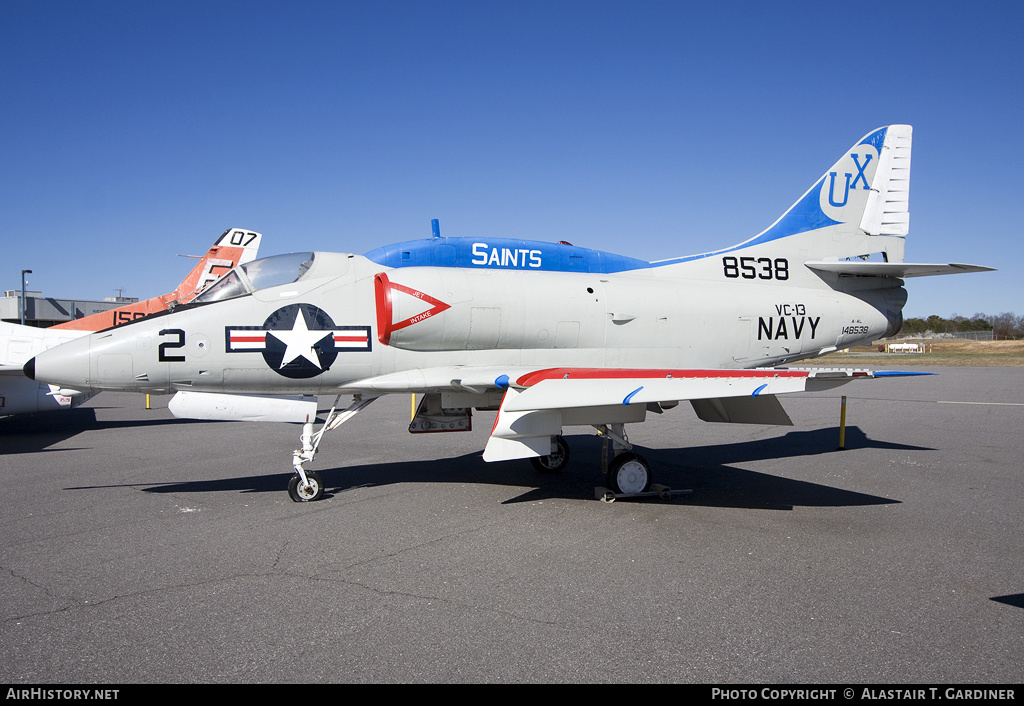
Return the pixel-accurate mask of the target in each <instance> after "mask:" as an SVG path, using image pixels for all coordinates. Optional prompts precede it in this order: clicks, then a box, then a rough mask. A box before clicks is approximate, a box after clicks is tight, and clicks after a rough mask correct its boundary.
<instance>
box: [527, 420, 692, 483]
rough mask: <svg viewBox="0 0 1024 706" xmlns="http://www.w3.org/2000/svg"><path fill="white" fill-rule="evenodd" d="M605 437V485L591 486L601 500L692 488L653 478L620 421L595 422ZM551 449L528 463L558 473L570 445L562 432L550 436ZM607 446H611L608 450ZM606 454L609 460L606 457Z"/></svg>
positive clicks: (603, 449)
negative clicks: (558, 434) (678, 486)
mask: <svg viewBox="0 0 1024 706" xmlns="http://www.w3.org/2000/svg"><path fill="white" fill-rule="evenodd" d="M594 428H595V429H597V431H598V434H599V435H600V436H601V437H603V438H604V446H603V447H602V449H601V469H602V472H603V474H604V480H605V485H604V486H599V487H597V488H595V489H594V495H595V497H597V499H599V500H602V501H603V502H614V501H615V500H616V499H617V498H630V497H649V496H655V495H656V496H658V497H661V498H664V499H668V498H670V497H671V496H673V495H683V494H688V493H691V492H693V491H692V490H672V489H670V488H667V487H666V486H663V485H657V484H655V483H654V482H653V474H652V473H651V464H650V463H648V461H647V459H645V458H644V457H643V456H641V455H640V454H638V453H634V452H633V451H631V449H632V448H633V446H632V444H630V443H629V439H628V438H627V437H626V433H625V429H624V427H623V425H622V424H602V425H594ZM553 443H554V450H553V451H552V452H551V454H549V455H548V456H540V457H538V458H531V459H530V463H531V464H533V467H534V468H536V469H537V470H538V471H540V472H541V473H557V472H559V471H561V470H562V469H564V468H565V467H566V466H567V465H568V463H569V445H568V444H567V443H566V441H565V439H564V438H563V437H562V436H556V437H553ZM609 447H611V449H610V451H609ZM609 455H610V456H611V460H609Z"/></svg>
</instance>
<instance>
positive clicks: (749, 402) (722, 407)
mask: <svg viewBox="0 0 1024 706" xmlns="http://www.w3.org/2000/svg"><path fill="white" fill-rule="evenodd" d="M918 374H926V373H897V372H882V373H877V372H872V371H870V370H852V369H838V368H806V369H795V368H770V369H755V370H633V369H572V368H552V369H547V370H539V371H535V372H532V373H529V374H527V375H524V376H521V377H519V378H518V379H517V380H516V381H515V382H514V383H513V384H510V386H509V388H508V390H507V391H506V393H505V397H504V399H503V400H502V404H501V408H500V410H499V412H498V417H497V419H496V420H495V424H494V429H493V430H492V432H491V437H490V439H489V440H488V442H487V447H486V449H485V450H484V460H485V461H499V460H508V459H514V458H529V457H532V456H538V455H545V454H547V453H550V451H549V449H550V438H551V437H552V436H556V435H558V434H560V433H561V428H562V426H571V425H595V426H597V425H602V424H611V423H628V422H639V421H643V420H644V418H645V415H646V413H647V412H649V411H650V412H655V413H660V412H661V411H662V409H663V408H667V407H672V406H675V405H676V404H678V403H679V402H682V401H689V402H690V403H691V405H692V406H693V409H694V411H695V412H696V413H697V416H698V417H699V418H700V419H702V420H704V421H708V422H728V423H736V424H779V425H791V424H792V421H791V420H790V418H789V415H787V414H786V411H785V410H784V409H783V408H782V405H781V403H779V401H778V399H777V397H776V396H777V395H780V394H787V393H792V392H809V391H818V390H825V389H830V388H832V387H835V386H837V385H841V384H844V383H846V382H849V381H851V380H854V379H857V378H872V377H882V376H893V375H918Z"/></svg>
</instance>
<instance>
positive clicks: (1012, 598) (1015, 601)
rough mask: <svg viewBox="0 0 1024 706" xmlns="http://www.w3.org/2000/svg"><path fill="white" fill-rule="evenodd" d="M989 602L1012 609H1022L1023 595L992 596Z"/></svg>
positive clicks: (1023, 605) (1023, 606) (1023, 603)
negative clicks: (1010, 606)
mask: <svg viewBox="0 0 1024 706" xmlns="http://www.w3.org/2000/svg"><path fill="white" fill-rule="evenodd" d="M991 600H993V601H995V602H996V603H1005V604H1006V605H1012V606H1013V607H1014V608H1024V593H1014V594H1011V595H1009V596H993V597H992V599H991Z"/></svg>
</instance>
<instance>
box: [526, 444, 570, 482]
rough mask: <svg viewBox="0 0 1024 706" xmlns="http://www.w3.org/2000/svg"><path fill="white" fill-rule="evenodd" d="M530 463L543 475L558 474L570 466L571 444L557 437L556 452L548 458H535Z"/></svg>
mask: <svg viewBox="0 0 1024 706" xmlns="http://www.w3.org/2000/svg"><path fill="white" fill-rule="evenodd" d="M530 463H532V464H533V467H534V468H536V469H537V470H538V471H540V472H541V473H558V472H559V471H561V470H562V469H564V468H565V467H566V466H568V465H569V444H567V443H566V441H565V439H563V438H562V437H561V436H556V437H555V450H554V451H552V452H551V453H550V454H548V455H547V456H535V457H534V458H531V459H530Z"/></svg>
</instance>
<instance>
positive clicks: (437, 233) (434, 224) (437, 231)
mask: <svg viewBox="0 0 1024 706" xmlns="http://www.w3.org/2000/svg"><path fill="white" fill-rule="evenodd" d="M430 230H431V231H433V234H434V235H433V237H435V238H440V237H441V224H440V223H439V222H438V220H437V219H436V218H434V219H433V220H431V221H430Z"/></svg>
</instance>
